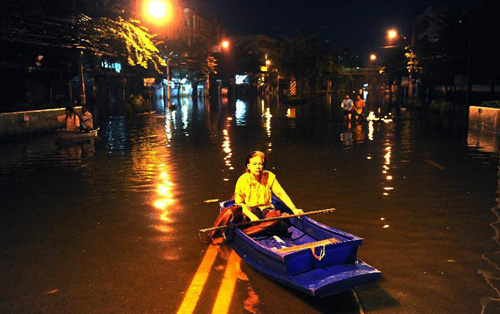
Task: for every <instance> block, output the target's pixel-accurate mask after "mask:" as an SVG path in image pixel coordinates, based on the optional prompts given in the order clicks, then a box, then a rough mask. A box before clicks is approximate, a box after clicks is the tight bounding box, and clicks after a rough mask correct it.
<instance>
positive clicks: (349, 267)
mask: <svg viewBox="0 0 500 314" xmlns="http://www.w3.org/2000/svg"><path fill="white" fill-rule="evenodd" d="M273 204H274V206H275V208H276V209H278V210H281V211H282V212H283V211H284V212H288V213H292V211H291V210H290V209H289V208H288V207H286V205H285V204H284V203H283V202H281V201H280V200H278V199H275V198H273ZM233 205H234V200H229V201H225V202H221V203H220V206H221V209H224V208H226V207H229V206H233ZM287 221H288V222H289V223H290V227H288V230H287V232H288V235H286V234H285V235H267V236H258V237H250V236H247V235H246V234H245V233H243V232H242V231H241V230H240V229H236V228H235V229H227V230H226V231H225V232H224V237H225V239H226V241H228V243H229V245H231V247H232V248H233V249H234V250H235V251H236V253H238V255H239V256H240V257H241V258H242V259H243V260H244V261H245V262H247V263H248V264H249V265H250V266H251V267H252V268H254V269H255V270H257V271H258V272H260V273H261V274H263V275H265V276H267V277H269V278H270V279H272V280H275V281H277V282H279V283H281V284H283V285H285V286H288V287H291V288H293V289H296V290H298V291H301V292H304V293H306V294H309V295H312V296H317V297H326V296H330V295H333V294H336V293H340V292H342V291H346V290H349V289H352V288H355V287H358V286H361V285H366V284H369V283H373V282H376V281H377V280H378V279H379V278H380V276H381V272H380V271H379V270H377V269H376V268H374V267H372V266H370V265H368V264H366V263H365V262H363V261H362V260H360V259H358V258H357V257H356V255H357V252H358V247H359V246H360V245H361V244H362V243H363V239H362V238H359V237H357V236H355V235H352V234H349V233H347V232H343V231H340V230H337V229H333V228H330V227H328V226H325V225H323V224H321V223H319V222H317V221H315V220H313V219H310V218H308V217H301V218H290V219H287Z"/></svg>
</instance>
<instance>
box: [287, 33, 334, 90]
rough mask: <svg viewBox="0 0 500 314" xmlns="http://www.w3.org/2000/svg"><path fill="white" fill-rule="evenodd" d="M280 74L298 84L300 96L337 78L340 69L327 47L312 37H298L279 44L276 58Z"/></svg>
mask: <svg viewBox="0 0 500 314" xmlns="http://www.w3.org/2000/svg"><path fill="white" fill-rule="evenodd" d="M278 59H279V60H278V63H279V67H280V69H281V71H282V73H283V74H284V75H286V76H288V77H291V78H292V77H293V78H295V79H296V80H297V82H298V83H299V92H300V94H303V93H308V92H309V88H316V89H317V88H319V87H321V85H326V81H327V80H331V79H332V78H334V77H335V76H339V73H340V67H339V66H338V65H337V64H336V63H335V62H334V58H333V56H332V54H331V53H330V52H329V51H328V49H327V47H326V46H325V45H324V44H323V43H321V42H319V41H318V40H316V39H315V38H313V37H308V36H304V35H298V36H296V37H294V38H291V39H287V40H285V41H284V42H282V43H281V46H280V49H279V57H278Z"/></svg>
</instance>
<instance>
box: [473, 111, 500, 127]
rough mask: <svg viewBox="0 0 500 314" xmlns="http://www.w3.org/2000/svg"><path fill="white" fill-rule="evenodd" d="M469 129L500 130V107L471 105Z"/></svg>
mask: <svg viewBox="0 0 500 314" xmlns="http://www.w3.org/2000/svg"><path fill="white" fill-rule="evenodd" d="M469 129H474V130H488V131H494V132H500V109H496V108H488V107H477V106H470V108H469Z"/></svg>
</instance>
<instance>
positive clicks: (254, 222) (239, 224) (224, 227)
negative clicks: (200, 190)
mask: <svg viewBox="0 0 500 314" xmlns="http://www.w3.org/2000/svg"><path fill="white" fill-rule="evenodd" d="M333 211H335V208H328V209H322V210H315V211H310V212H307V213H302V214H297V215H286V216H279V217H271V218H264V219H260V220H255V221H247V222H240V223H237V224H232V225H225V226H218V227H212V228H205V229H200V230H199V232H201V233H204V232H209V231H214V230H222V229H234V228H238V227H243V226H251V225H255V224H260V223H261V222H266V221H273V220H282V219H288V218H294V217H302V216H311V215H317V214H326V213H331V212H333Z"/></svg>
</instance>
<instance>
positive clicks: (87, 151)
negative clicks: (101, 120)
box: [59, 139, 95, 163]
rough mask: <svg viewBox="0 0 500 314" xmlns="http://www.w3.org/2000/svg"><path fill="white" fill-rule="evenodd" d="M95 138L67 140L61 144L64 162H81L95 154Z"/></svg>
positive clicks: (60, 151) (60, 150)
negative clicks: (79, 140) (80, 140)
mask: <svg viewBox="0 0 500 314" xmlns="http://www.w3.org/2000/svg"><path fill="white" fill-rule="evenodd" d="M94 141H95V140H94V139H91V140H87V141H82V142H73V143H72V142H67V143H63V144H60V146H59V147H60V149H59V153H60V154H61V157H63V158H62V162H63V163H74V162H75V161H76V162H78V163H80V162H82V160H84V159H86V158H89V157H92V156H94V153H95V145H94Z"/></svg>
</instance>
